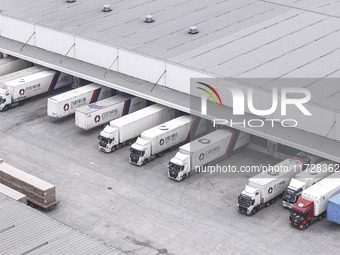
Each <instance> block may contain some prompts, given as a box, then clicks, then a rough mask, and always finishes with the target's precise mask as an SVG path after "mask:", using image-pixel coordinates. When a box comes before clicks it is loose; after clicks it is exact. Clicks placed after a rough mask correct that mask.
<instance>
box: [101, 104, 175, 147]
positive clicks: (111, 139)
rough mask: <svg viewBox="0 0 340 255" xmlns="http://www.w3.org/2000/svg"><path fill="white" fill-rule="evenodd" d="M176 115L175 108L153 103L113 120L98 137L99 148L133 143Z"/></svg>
mask: <svg viewBox="0 0 340 255" xmlns="http://www.w3.org/2000/svg"><path fill="white" fill-rule="evenodd" d="M174 117H175V110H174V109H170V108H168V107H166V106H163V105H159V104H153V105H150V106H148V107H146V108H143V109H141V110H138V111H136V112H133V113H131V114H128V115H125V116H123V117H120V118H118V119H115V120H112V121H111V122H110V125H107V126H106V127H105V128H104V130H103V131H102V132H100V135H99V137H98V143H99V150H101V151H104V152H112V151H115V150H117V149H119V148H121V147H123V146H125V145H131V144H132V143H133V142H134V141H135V139H136V138H137V137H138V136H139V135H140V134H141V133H142V132H143V131H145V130H147V129H149V128H152V127H154V126H157V125H159V124H162V123H164V122H166V121H169V120H171V119H173V118H174Z"/></svg>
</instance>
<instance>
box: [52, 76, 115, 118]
mask: <svg viewBox="0 0 340 255" xmlns="http://www.w3.org/2000/svg"><path fill="white" fill-rule="evenodd" d="M112 95H113V91H112V89H111V88H108V87H104V86H101V85H99V84H95V83H91V84H88V85H85V86H82V87H79V88H76V89H73V90H71V91H67V92H65V93H62V94H60V95H56V96H54V97H50V98H49V99H48V100H47V115H48V116H50V117H53V118H62V117H65V116H68V115H70V114H74V113H75V111H76V110H77V109H78V108H80V107H82V106H85V105H89V104H92V103H94V102H97V101H98V100H102V99H105V98H108V97H110V96H112Z"/></svg>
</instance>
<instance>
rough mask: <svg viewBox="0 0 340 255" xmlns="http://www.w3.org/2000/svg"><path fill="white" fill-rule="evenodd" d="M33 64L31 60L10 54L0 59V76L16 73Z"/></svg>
mask: <svg viewBox="0 0 340 255" xmlns="http://www.w3.org/2000/svg"><path fill="white" fill-rule="evenodd" d="M31 66H32V63H31V62H28V61H25V60H23V59H19V58H15V57H11V56H8V57H6V58H2V59H0V76H3V75H6V74H9V73H14V72H17V71H20V70H22V69H25V68H28V67H31Z"/></svg>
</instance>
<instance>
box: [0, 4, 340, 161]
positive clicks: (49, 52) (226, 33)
mask: <svg viewBox="0 0 340 255" xmlns="http://www.w3.org/2000/svg"><path fill="white" fill-rule="evenodd" d="M339 4H340V3H339V2H336V1H332V0H325V1H322V3H320V1H316V0H312V1H311V0H308V1H307V0H302V1H296V2H293V1H284V0H269V1H263V0H246V1H237V0H230V1H221V0H215V1H209V2H207V1H194V0H191V1H190V0H189V1H183V0H176V1H164V0H156V1H148V0H145V1H137V0H133V1H118V2H113V3H111V5H110V4H108V5H106V3H105V2H102V1H99V2H98V1H82V0H76V1H51V2H48V3H46V1H43V0H36V1H34V2H31V3H30V7H29V8H27V6H25V5H22V4H21V3H20V2H16V1H10V0H4V1H2V6H1V13H0V34H1V38H0V51H1V52H3V53H6V54H10V55H13V56H16V57H19V58H23V59H25V60H29V61H32V62H34V63H37V64H40V65H44V66H48V67H50V68H53V69H56V70H60V71H62V72H65V73H69V74H72V75H74V76H76V77H80V78H83V79H86V80H89V81H92V82H96V83H99V84H102V85H105V86H109V87H112V88H115V89H118V90H121V91H124V92H127V93H130V94H133V95H136V96H139V97H143V98H146V99H149V100H152V101H154V102H158V103H161V104H164V105H167V106H170V107H173V108H176V109H178V110H181V111H184V112H190V113H192V114H195V115H201V113H200V105H199V102H200V99H199V97H197V96H194V95H192V94H190V92H191V91H190V79H191V78H227V79H231V82H233V80H232V79H240V78H266V79H267V80H268V79H269V80H270V81H272V82H273V83H270V84H271V85H270V86H268V84H267V83H264V84H262V83H261V84H256V83H251V82H250V83H247V82H244V83H243V84H238V86H239V87H242V88H243V89H247V88H248V87H251V88H253V89H254V91H255V93H256V94H257V95H258V96H259V97H260V101H263V102H267V101H268V100H269V99H270V98H271V97H270V95H271V92H272V86H273V85H272V84H275V86H278V87H284V86H286V85H282V84H280V82H276V81H277V80H278V78H313V79H314V80H311V81H303V82H300V83H299V82H298V83H297V84H299V87H301V88H305V89H308V91H310V93H311V95H312V98H311V100H310V101H309V102H308V109H310V111H311V112H312V113H313V116H312V118H305V116H300V115H301V114H300V115H299V111H298V109H295V112H292V113H291V115H290V116H287V117H288V118H289V119H291V118H295V119H297V120H298V121H299V126H298V127H296V128H285V127H283V126H280V125H277V126H276V127H275V128H272V127H268V126H264V127H261V128H250V127H247V126H245V127H242V126H241V127H239V128H240V129H242V130H245V131H247V132H249V133H251V134H253V135H256V136H258V137H262V138H265V139H268V140H269V141H271V142H270V144H273V143H274V145H275V143H279V144H284V145H287V146H290V147H293V148H296V149H299V150H303V151H307V152H310V153H314V154H317V155H320V156H322V157H325V158H328V159H331V160H334V161H337V162H339V161H340V150H339V148H340V142H339V141H340V113H339V112H340V105H339V102H340V93H339V91H340V89H339V86H338V85H337V83H336V80H333V81H332V82H328V83H326V84H324V83H322V81H320V79H322V78H339V75H340V72H339V69H340V68H339V65H338V59H339V54H340V53H339V52H340V51H339V49H340V47H339V45H338V43H337V42H338V41H339V39H340V29H339V27H340V19H339V18H340V15H339V13H338V12H337V10H339ZM150 14H151V16H150ZM266 84H267V85H266ZM294 86H296V85H294ZM267 103H268V102H267ZM223 105H224V106H223V107H221V108H218V109H217V110H216V111H215V112H214V113H213V114H212V115H209V116H208V118H210V119H216V118H219V119H221V118H226V119H230V118H232V117H233V115H232V112H231V106H232V101H231V100H227V101H226V102H223ZM276 117H277V116H273V118H275V119H276ZM252 118H254V116H253V115H252V114H250V113H249V112H248V113H247V114H246V115H245V117H244V119H245V120H246V121H248V120H250V119H252ZM256 118H261V117H256Z"/></svg>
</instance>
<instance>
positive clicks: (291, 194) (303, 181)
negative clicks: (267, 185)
mask: <svg viewBox="0 0 340 255" xmlns="http://www.w3.org/2000/svg"><path fill="white" fill-rule="evenodd" d="M333 165H334V162H331V161H328V160H325V161H322V162H320V163H319V164H316V165H314V164H313V165H311V166H309V167H308V168H307V169H306V171H303V172H301V173H299V174H297V175H296V176H295V178H293V179H292V180H291V181H290V183H289V186H288V187H287V189H286V191H285V193H284V194H283V202H282V205H283V206H284V207H286V208H289V209H291V208H292V207H293V204H295V203H296V201H297V200H298V198H299V197H300V194H301V192H302V191H303V190H305V189H307V188H309V187H310V186H312V185H314V184H315V183H317V182H318V181H320V180H322V179H324V178H326V177H327V176H329V175H330V174H332V173H333V171H332V170H333V169H332V166H333Z"/></svg>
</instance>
